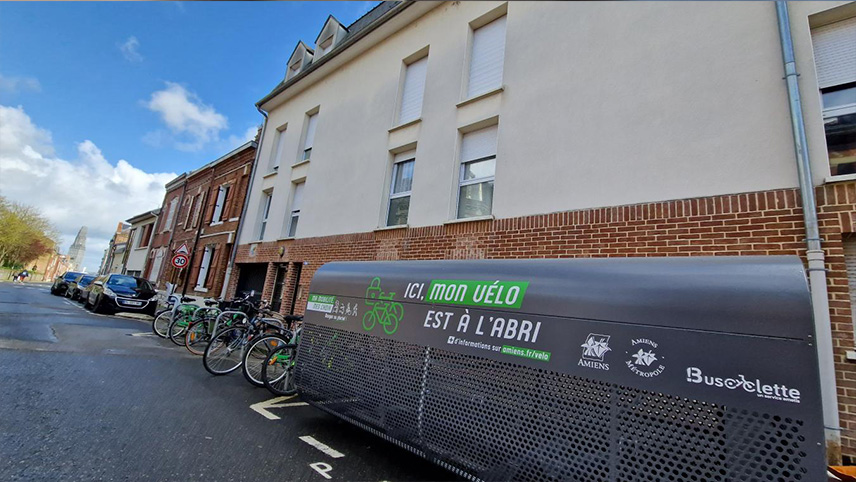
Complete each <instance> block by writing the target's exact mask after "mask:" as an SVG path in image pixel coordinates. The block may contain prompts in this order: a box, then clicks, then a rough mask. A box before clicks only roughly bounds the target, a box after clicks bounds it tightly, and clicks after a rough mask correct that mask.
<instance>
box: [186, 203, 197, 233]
mask: <svg viewBox="0 0 856 482" xmlns="http://www.w3.org/2000/svg"><path fill="white" fill-rule="evenodd" d="M184 204H185V206H186V208H187V215H186V216H185V217H184V223H183V225H184V229H188V228H190V223H191V219H193V208H194V207H195V206H196V196H191V197H190V199H186V200H185V201H184Z"/></svg>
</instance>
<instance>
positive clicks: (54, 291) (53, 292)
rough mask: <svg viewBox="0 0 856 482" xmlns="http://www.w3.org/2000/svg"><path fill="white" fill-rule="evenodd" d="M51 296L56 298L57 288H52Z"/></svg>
mask: <svg viewBox="0 0 856 482" xmlns="http://www.w3.org/2000/svg"><path fill="white" fill-rule="evenodd" d="M51 294H52V295H54V296H56V287H54V286H51Z"/></svg>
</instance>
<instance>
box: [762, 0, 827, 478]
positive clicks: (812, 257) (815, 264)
mask: <svg viewBox="0 0 856 482" xmlns="http://www.w3.org/2000/svg"><path fill="white" fill-rule="evenodd" d="M776 16H777V17H778V22H779V37H780V40H781V45H782V61H783V63H784V68H785V81H786V82H787V87H788V101H789V103H790V110H791V128H792V129H793V134H794V152H795V154H796V161H797V173H798V174H799V183H800V196H801V197H802V210H803V219H804V221H805V234H806V240H805V242H806V258H807V259H808V278H809V288H810V289H811V302H812V311H813V314H814V332H815V346H816V347H817V359H818V360H817V361H818V366H819V367H820V382H821V383H820V391H821V403H822V405H823V425H824V433H825V436H826V458H827V460H828V461H829V463H830V464H836V465H838V464H840V463H841V423H840V420H839V415H838V390H837V387H836V385H837V383H836V380H835V359H834V357H833V351H832V323H831V322H830V319H829V295H828V293H827V290H826V266H825V261H824V255H823V249H822V248H821V239H820V231H819V229H818V223H817V202H816V200H815V197H814V183H813V182H812V179H811V163H810V161H809V154H808V143H807V142H806V137H805V123H804V122H803V113H802V101H801V100H800V89H799V74H798V73H797V67H796V61H795V60H794V43H793V39H792V38H791V22H790V16H789V14H788V2H786V1H781V0H780V1H777V2H776Z"/></svg>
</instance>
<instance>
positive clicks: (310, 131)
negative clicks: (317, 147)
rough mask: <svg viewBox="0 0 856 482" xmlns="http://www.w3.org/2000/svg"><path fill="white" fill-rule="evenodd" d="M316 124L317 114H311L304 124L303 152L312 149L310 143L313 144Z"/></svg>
mask: <svg viewBox="0 0 856 482" xmlns="http://www.w3.org/2000/svg"><path fill="white" fill-rule="evenodd" d="M316 124H318V114H312V115H311V116H309V121H308V122H307V123H306V140H305V141H304V143H303V149H304V150H306V149H309V148H310V147H312V143H313V142H315V125H316Z"/></svg>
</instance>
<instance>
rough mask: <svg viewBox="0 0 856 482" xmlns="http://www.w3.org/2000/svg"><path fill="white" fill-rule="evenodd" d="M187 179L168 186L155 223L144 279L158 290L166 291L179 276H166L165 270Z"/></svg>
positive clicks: (172, 182) (171, 274) (182, 176)
mask: <svg viewBox="0 0 856 482" xmlns="http://www.w3.org/2000/svg"><path fill="white" fill-rule="evenodd" d="M185 179H187V174H186V173H184V174H181V175H179V176H178V177H176V178H175V179H173V180H172V181H170V182H168V183H167V184H166V194H164V198H163V204H162V205H161V208H160V216H159V217H158V220H157V222H156V223H155V228H154V233H153V234H152V238H151V249H150V250H149V254H148V259H147V260H146V263H145V268H144V269H143V277H144V278H146V279H148V280H149V281H151V282H152V283H154V284H155V286H156V287H157V288H158V289H165V288H166V285H165V283H167V282H170V283H174V282H175V280H174V279H173V278H172V276H174V275H176V274H178V273H173V272H170V273H169V276H165V270H166V267H167V264H168V263H169V258H170V255H171V254H172V251H171V250H170V245H171V243H172V237H173V231H174V227H175V224H176V222H175V220H176V211H178V205H179V204H180V203H181V201H182V200H183V199H184V191H185Z"/></svg>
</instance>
